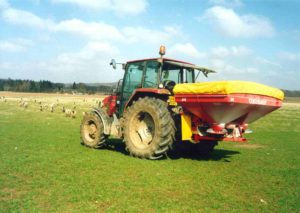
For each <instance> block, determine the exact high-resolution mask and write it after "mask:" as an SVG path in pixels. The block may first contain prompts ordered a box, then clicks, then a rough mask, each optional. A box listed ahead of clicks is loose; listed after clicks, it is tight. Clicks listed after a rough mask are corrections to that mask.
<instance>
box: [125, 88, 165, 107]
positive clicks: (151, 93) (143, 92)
mask: <svg viewBox="0 0 300 213" xmlns="http://www.w3.org/2000/svg"><path fill="white" fill-rule="evenodd" d="M170 95H171V93H170V91H169V90H167V89H155V88H139V89H136V90H135V91H134V93H133V94H132V95H131V96H130V98H129V100H128V101H127V103H126V105H125V109H126V108H127V107H128V106H130V105H131V104H132V103H133V102H134V101H136V100H138V99H139V98H144V97H146V96H147V97H157V98H160V99H162V100H167V99H168V97H169V96H170Z"/></svg>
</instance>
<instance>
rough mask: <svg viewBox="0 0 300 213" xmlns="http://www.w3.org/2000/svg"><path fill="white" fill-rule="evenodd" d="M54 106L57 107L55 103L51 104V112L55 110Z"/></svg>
mask: <svg viewBox="0 0 300 213" xmlns="http://www.w3.org/2000/svg"><path fill="white" fill-rule="evenodd" d="M54 107H55V104H54V103H52V104H51V105H50V111H51V112H54Z"/></svg>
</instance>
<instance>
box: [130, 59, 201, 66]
mask: <svg viewBox="0 0 300 213" xmlns="http://www.w3.org/2000/svg"><path fill="white" fill-rule="evenodd" d="M158 59H160V58H146V59H138V60H132V61H127V63H134V62H141V61H154V60H158ZM163 60H164V61H174V62H179V63H183V64H189V65H195V64H192V63H189V62H185V61H180V60H176V59H171V58H163Z"/></svg>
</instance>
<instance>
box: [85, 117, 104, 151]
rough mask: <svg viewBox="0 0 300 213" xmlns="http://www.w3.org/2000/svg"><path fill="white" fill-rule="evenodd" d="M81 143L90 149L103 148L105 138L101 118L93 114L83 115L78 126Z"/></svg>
mask: <svg viewBox="0 0 300 213" xmlns="http://www.w3.org/2000/svg"><path fill="white" fill-rule="evenodd" d="M80 135H81V143H82V144H83V145H85V146H87V147H90V148H95V149H97V148H101V147H102V146H104V144H105V141H106V139H107V136H106V135H104V126H103V122H102V120H101V118H100V117H99V116H98V115H97V114H96V113H94V112H90V113H87V114H85V115H84V117H83V119H82V122H81V126H80Z"/></svg>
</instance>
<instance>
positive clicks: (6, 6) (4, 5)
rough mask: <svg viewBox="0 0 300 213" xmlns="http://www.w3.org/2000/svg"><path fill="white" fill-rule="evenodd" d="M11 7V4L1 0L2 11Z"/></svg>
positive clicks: (0, 7) (0, 8)
mask: <svg viewBox="0 0 300 213" xmlns="http://www.w3.org/2000/svg"><path fill="white" fill-rule="evenodd" d="M8 7H9V4H8V2H7V1H6V0H0V11H1V10H3V9H6V8H8Z"/></svg>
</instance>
